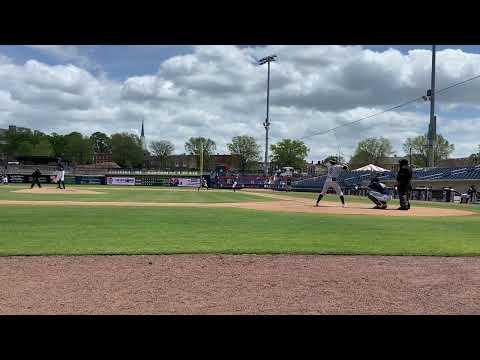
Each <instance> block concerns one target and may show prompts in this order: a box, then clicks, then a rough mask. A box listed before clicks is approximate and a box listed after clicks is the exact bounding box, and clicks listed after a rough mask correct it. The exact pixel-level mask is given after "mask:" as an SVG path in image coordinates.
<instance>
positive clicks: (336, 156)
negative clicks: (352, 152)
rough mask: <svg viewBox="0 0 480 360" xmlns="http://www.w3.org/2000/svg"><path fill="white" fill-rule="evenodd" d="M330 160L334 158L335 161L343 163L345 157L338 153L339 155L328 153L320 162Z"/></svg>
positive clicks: (324, 162)
mask: <svg viewBox="0 0 480 360" xmlns="http://www.w3.org/2000/svg"><path fill="white" fill-rule="evenodd" d="M330 160H335V161H336V162H338V163H342V164H343V163H345V158H344V157H343V156H341V155H340V157H339V156H338V155H329V156H327V157H326V158H325V159H323V160H322V163H323V164H326V163H327V162H329V161H330Z"/></svg>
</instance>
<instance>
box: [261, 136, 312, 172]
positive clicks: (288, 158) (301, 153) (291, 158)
mask: <svg viewBox="0 0 480 360" xmlns="http://www.w3.org/2000/svg"><path fill="white" fill-rule="evenodd" d="M270 150H271V151H272V154H271V161H272V162H273V164H274V165H276V166H277V167H279V168H281V167H284V166H291V167H293V168H295V169H303V168H304V167H305V164H306V162H305V158H306V157H307V155H308V152H309V151H310V149H309V148H308V147H307V145H305V143H304V142H303V141H301V140H292V139H282V141H279V142H278V143H276V144H272V145H271V146H270Z"/></svg>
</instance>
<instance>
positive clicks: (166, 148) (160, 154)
mask: <svg viewBox="0 0 480 360" xmlns="http://www.w3.org/2000/svg"><path fill="white" fill-rule="evenodd" d="M150 147H151V149H152V152H153V154H154V156H155V157H157V158H158V160H159V161H160V167H161V168H162V169H163V168H165V167H167V166H168V157H169V156H170V155H172V153H173V151H174V150H175V146H174V145H173V144H172V143H171V142H170V141H168V140H160V141H152V142H151V143H150Z"/></svg>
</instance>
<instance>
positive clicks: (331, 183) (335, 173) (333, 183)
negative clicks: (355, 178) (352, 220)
mask: <svg viewBox="0 0 480 360" xmlns="http://www.w3.org/2000/svg"><path fill="white" fill-rule="evenodd" d="M347 169H348V167H347V166H346V165H339V164H337V162H336V161H335V160H333V159H332V160H329V163H327V179H326V180H325V183H324V184H323V189H322V192H321V193H320V195H318V199H317V203H316V204H315V206H318V203H319V202H320V200H322V198H323V195H325V194H326V193H327V191H328V189H329V188H330V187H332V188H333V189H334V190H335V192H336V193H337V195H339V196H340V200H341V201H342V207H345V198H344V197H343V191H342V188H341V187H340V185H338V182H337V180H338V177H339V176H340V174H341V172H342V170H347Z"/></svg>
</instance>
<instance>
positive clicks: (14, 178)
mask: <svg viewBox="0 0 480 360" xmlns="http://www.w3.org/2000/svg"><path fill="white" fill-rule="evenodd" d="M7 177H8V182H9V183H11V184H21V183H26V182H28V176H27V175H7Z"/></svg>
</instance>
